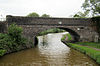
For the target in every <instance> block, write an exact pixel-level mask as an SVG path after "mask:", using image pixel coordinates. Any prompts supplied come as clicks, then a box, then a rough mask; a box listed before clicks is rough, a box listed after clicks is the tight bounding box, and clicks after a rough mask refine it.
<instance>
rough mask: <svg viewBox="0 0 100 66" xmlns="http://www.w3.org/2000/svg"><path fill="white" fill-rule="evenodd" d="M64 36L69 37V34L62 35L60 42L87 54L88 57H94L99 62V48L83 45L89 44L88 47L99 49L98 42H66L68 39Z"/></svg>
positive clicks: (99, 44)
mask: <svg viewBox="0 0 100 66" xmlns="http://www.w3.org/2000/svg"><path fill="white" fill-rule="evenodd" d="M66 36H67V37H68V38H70V37H71V36H68V35H64V36H63V37H62V39H61V41H62V42H64V43H65V44H66V45H67V46H69V47H71V48H73V49H75V50H78V51H80V52H82V53H84V54H86V55H88V56H89V57H91V58H92V59H94V60H95V61H96V62H97V63H98V64H100V51H99V50H95V49H93V48H88V47H85V46H90V47H94V48H98V49H100V43H93V42H77V43H68V40H69V39H68V40H66Z"/></svg>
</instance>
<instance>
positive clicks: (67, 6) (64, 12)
mask: <svg viewBox="0 0 100 66" xmlns="http://www.w3.org/2000/svg"><path fill="white" fill-rule="evenodd" d="M83 2H84V0H0V16H1V14H2V15H3V17H4V16H5V15H14V16H26V15H27V14H29V13H31V12H36V13H38V14H40V15H42V14H44V13H46V14H49V15H51V16H53V17H69V16H70V15H73V14H75V13H76V12H78V11H80V10H82V9H81V5H82V3H83Z"/></svg>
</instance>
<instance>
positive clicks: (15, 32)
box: [0, 24, 27, 56]
mask: <svg viewBox="0 0 100 66" xmlns="http://www.w3.org/2000/svg"><path fill="white" fill-rule="evenodd" d="M26 43H27V39H26V38H24V37H22V28H21V27H18V26H17V25H16V24H12V25H10V26H9V27H8V34H2V33H0V50H6V51H9V50H10V51H18V50H20V49H21V48H20V47H21V46H25V45H26ZM2 53H4V51H2V52H1V53H0V55H1V56H2V55H3V54H2Z"/></svg>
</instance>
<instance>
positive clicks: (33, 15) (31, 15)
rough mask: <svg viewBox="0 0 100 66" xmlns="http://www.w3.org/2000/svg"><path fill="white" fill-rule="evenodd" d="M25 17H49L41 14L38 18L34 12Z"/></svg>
mask: <svg viewBox="0 0 100 66" xmlns="http://www.w3.org/2000/svg"><path fill="white" fill-rule="evenodd" d="M27 16H28V17H50V15H48V14H43V15H42V16H40V15H39V14H38V13H36V12H32V13H29V14H28V15H27Z"/></svg>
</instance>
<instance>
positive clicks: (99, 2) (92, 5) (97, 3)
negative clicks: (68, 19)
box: [73, 0, 100, 17]
mask: <svg viewBox="0 0 100 66" xmlns="http://www.w3.org/2000/svg"><path fill="white" fill-rule="evenodd" d="M82 9H83V12H77V13H76V14H75V15H74V16H73V17H94V16H99V15H100V0H85V2H84V3H83V4H82Z"/></svg>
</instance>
